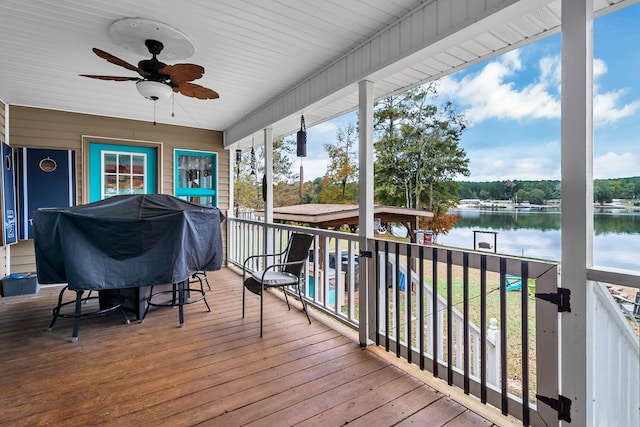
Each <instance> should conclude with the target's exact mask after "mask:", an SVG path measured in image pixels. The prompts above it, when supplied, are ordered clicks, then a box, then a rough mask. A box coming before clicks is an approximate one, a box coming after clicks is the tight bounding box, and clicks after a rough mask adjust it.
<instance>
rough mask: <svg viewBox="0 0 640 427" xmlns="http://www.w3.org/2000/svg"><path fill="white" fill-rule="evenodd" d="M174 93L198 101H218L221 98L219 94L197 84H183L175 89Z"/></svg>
mask: <svg viewBox="0 0 640 427" xmlns="http://www.w3.org/2000/svg"><path fill="white" fill-rule="evenodd" d="M173 91H174V92H180V93H181V94H183V95H184V96H190V97H192V98H198V99H216V98H220V95H218V92H216V91H215V90H211V89H209V88H206V87H204V86H200V85H197V84H195V83H182V84H181V85H179V86H177V87H174V88H173Z"/></svg>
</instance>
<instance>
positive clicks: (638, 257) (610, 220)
mask: <svg viewBox="0 0 640 427" xmlns="http://www.w3.org/2000/svg"><path fill="white" fill-rule="evenodd" d="M453 213H454V214H455V215H457V216H459V217H460V220H459V221H458V223H457V224H456V225H455V227H454V228H453V229H452V230H451V231H449V233H448V234H447V235H440V236H438V243H439V244H441V245H447V246H455V247H458V248H465V249H473V231H474V230H482V231H493V232H497V234H496V248H497V253H499V254H506V255H515V256H524V257H528V258H541V259H546V260H552V261H559V260H560V234H561V233H560V212H541V211H516V210H496V211H490V210H479V209H456V210H454V211H453ZM477 240H478V241H482V242H487V243H490V244H491V245H492V246H493V236H492V235H491V234H478V235H477ZM593 247H594V254H593V258H594V264H596V265H599V266H606V267H615V268H624V269H629V270H636V271H640V214H639V213H625V212H607V213H596V214H595V217H594V236H593Z"/></svg>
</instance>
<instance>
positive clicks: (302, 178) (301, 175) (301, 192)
mask: <svg viewBox="0 0 640 427" xmlns="http://www.w3.org/2000/svg"><path fill="white" fill-rule="evenodd" d="M303 194H304V170H303V169H302V158H300V198H301V199H302V196H303Z"/></svg>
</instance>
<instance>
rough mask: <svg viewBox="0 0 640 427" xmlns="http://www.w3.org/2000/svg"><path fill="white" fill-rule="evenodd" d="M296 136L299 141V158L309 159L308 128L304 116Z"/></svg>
mask: <svg viewBox="0 0 640 427" xmlns="http://www.w3.org/2000/svg"><path fill="white" fill-rule="evenodd" d="M296 136H297V140H298V145H297V150H296V152H297V154H298V157H307V126H306V125H305V124H304V116H301V118H300V130H299V131H298V133H297V134H296Z"/></svg>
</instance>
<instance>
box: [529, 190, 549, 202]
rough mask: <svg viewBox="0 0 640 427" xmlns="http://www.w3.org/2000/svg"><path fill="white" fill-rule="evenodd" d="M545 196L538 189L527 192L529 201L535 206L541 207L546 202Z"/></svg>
mask: <svg viewBox="0 0 640 427" xmlns="http://www.w3.org/2000/svg"><path fill="white" fill-rule="evenodd" d="M546 200H547V199H546V196H545V194H544V191H542V190H541V189H539V188H534V189H533V190H531V191H529V201H530V202H531V203H533V204H535V205H541V204H543V203H544V202H545V201H546Z"/></svg>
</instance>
